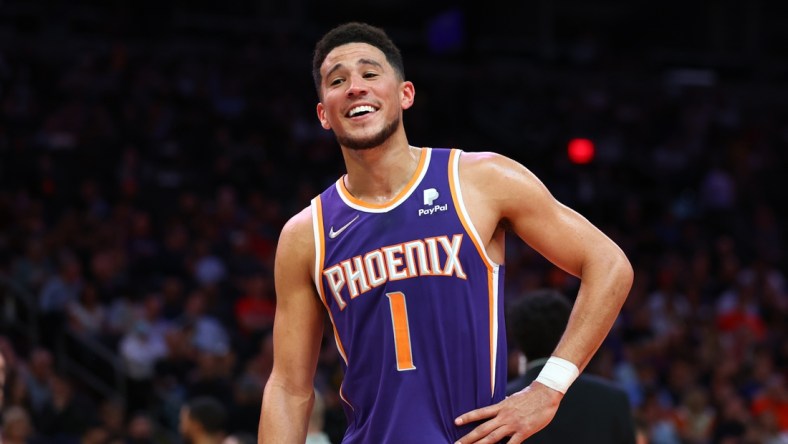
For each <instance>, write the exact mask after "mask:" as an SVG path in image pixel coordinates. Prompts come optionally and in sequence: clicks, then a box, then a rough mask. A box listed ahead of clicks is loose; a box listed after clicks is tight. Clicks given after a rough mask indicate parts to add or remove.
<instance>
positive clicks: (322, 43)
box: [312, 22, 405, 97]
mask: <svg viewBox="0 0 788 444" xmlns="http://www.w3.org/2000/svg"><path fill="white" fill-rule="evenodd" d="M348 43H366V44H368V45H372V46H374V47H375V48H378V49H379V50H381V52H383V54H384V55H385V56H386V61H388V62H389V64H390V65H391V66H392V67H394V70H395V71H396V72H397V74H398V75H399V78H400V80H405V65H404V64H403V62H402V54H400V52H399V48H397V45H395V44H394V42H393V41H392V40H391V39H390V38H389V36H388V34H386V31H384V30H383V29H381V28H378V27H376V26H372V25H369V24H367V23H360V22H349V23H345V24H342V25H339V26H337V27H335V28H333V29H332V30H330V31H328V32H327V33H326V34H325V35H324V36H323V37H322V38H321V39H320V40H319V41H318V42H317V44H315V52H314V54H313V56H312V78H313V79H314V81H315V88H316V89H317V95H318V97H319V96H320V83H321V81H322V77H321V75H320V66H321V65H322V64H323V61H324V60H325V59H326V56H327V55H328V53H329V52H331V51H332V50H333V49H334V48H336V47H337V46H342V45H345V44H348Z"/></svg>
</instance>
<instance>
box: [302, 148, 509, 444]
mask: <svg viewBox="0 0 788 444" xmlns="http://www.w3.org/2000/svg"><path fill="white" fill-rule="evenodd" d="M460 155H461V152H460V151H459V150H448V149H437V148H436V149H430V148H424V149H422V151H421V158H420V161H419V165H418V168H417V171H416V173H415V174H414V176H413V178H412V179H411V180H410V182H409V183H408V184H407V185H406V186H405V188H404V189H403V191H402V192H401V193H399V195H398V196H397V197H395V198H394V199H393V200H392V201H391V202H389V203H387V204H385V205H375V204H370V203H366V202H362V201H360V200H358V199H356V198H354V197H353V196H351V194H350V193H349V192H348V191H347V189H346V188H345V186H344V182H343V180H342V178H340V179H339V180H338V181H337V182H336V184H335V185H333V186H331V187H329V188H328V189H327V190H325V191H324V192H323V193H322V194H320V195H319V196H318V197H315V198H314V199H313V200H312V215H313V225H314V234H315V245H316V251H317V254H316V259H315V276H314V280H315V282H316V286H317V291H318V293H319V295H320V298H321V299H322V302H323V304H324V305H325V307H326V310H327V311H328V313H329V316H330V318H331V322H332V325H333V329H334V338H335V340H336V345H337V348H338V350H339V353H340V354H341V356H342V360H343V363H342V364H343V370H344V372H345V375H344V380H343V383H342V387H341V389H340V396H341V398H342V400H343V407H344V410H345V414H346V417H347V421H348V429H347V431H346V434H345V437H344V439H343V441H342V442H343V443H351V444H356V443H358V444H362V443H363V444H367V443H392V444H393V443H396V444H409V443H413V444H416V443H418V444H424V443H453V442H455V441H456V440H457V439H459V438H461V437H462V436H464V435H465V434H467V433H469V432H470V431H471V430H473V428H474V427H475V426H476V425H477V424H473V425H466V426H463V427H457V426H456V425H454V418H456V417H457V416H459V415H461V414H463V413H466V412H468V411H470V410H473V409H477V408H480V407H484V406H488V405H490V404H493V403H496V402H498V401H501V400H502V399H503V398H504V394H505V385H506V371H507V367H506V350H507V349H506V334H505V331H506V330H505V326H504V316H503V314H504V313H503V266H502V265H498V264H495V263H493V262H492V261H491V260H490V258H489V257H488V256H487V253H486V251H485V250H484V243H483V242H481V239H480V238H479V235H478V233H477V232H476V229H475V228H474V227H473V225H472V224H471V220H470V218H469V217H468V212H467V211H466V208H465V206H464V204H463V200H462V193H461V190H460V186H459V179H458V165H459V157H460Z"/></svg>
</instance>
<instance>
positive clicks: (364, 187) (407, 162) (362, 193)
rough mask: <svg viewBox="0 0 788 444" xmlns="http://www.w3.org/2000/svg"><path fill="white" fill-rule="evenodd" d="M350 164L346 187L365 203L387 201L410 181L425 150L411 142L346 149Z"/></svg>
mask: <svg viewBox="0 0 788 444" xmlns="http://www.w3.org/2000/svg"><path fill="white" fill-rule="evenodd" d="M342 153H343V156H344V158H345V166H346V167H347V172H348V173H347V175H345V176H344V177H343V180H344V184H345V188H347V190H348V191H349V192H350V193H351V194H352V195H353V197H355V198H357V199H360V200H363V201H365V202H370V203H375V204H384V203H387V202H389V201H391V200H392V199H393V198H394V197H396V196H397V195H398V194H399V193H400V192H401V191H402V190H403V188H405V186H406V185H407V184H408V183H409V182H410V180H411V178H413V175H414V174H416V170H417V168H418V165H419V161H420V158H421V149H419V148H414V147H411V146H409V145H407V143H406V144H405V145H400V144H398V145H397V146H392V145H389V146H380V147H377V148H372V149H368V150H350V149H347V148H344V149H343V150H342Z"/></svg>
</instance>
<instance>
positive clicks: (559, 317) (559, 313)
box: [506, 289, 572, 360]
mask: <svg viewBox="0 0 788 444" xmlns="http://www.w3.org/2000/svg"><path fill="white" fill-rule="evenodd" d="M571 312H572V303H571V302H570V301H569V299H568V298H567V297H566V296H564V295H563V294H562V293H561V292H559V291H558V290H554V289H539V290H533V291H530V292H527V293H525V294H523V295H522V296H520V297H518V298H517V299H514V300H513V301H512V303H511V304H510V305H509V306H508V307H507V319H506V324H507V326H508V327H507V328H508V329H509V331H510V332H511V337H512V339H514V341H515V343H516V344H517V346H518V347H520V351H522V352H523V354H524V355H525V357H526V359H529V360H534V359H539V358H547V357H549V356H550V355H551V354H552V353H553V351H555V347H556V346H557V345H558V342H559V341H560V340H561V336H562V335H563V334H564V330H566V325H567V323H568V322H569V315H570V313H571Z"/></svg>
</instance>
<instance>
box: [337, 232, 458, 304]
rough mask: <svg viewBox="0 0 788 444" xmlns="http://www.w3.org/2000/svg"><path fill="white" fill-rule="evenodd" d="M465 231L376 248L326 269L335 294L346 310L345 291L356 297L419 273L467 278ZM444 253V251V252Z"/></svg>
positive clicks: (420, 274)
mask: <svg viewBox="0 0 788 444" xmlns="http://www.w3.org/2000/svg"><path fill="white" fill-rule="evenodd" d="M462 238H463V235H462V234H455V235H453V236H452V238H451V240H450V239H449V237H448V236H438V237H428V238H426V239H417V240H412V241H409V242H404V243H401V244H396V245H389V246H386V247H382V248H379V249H377V250H372V251H370V252H368V253H366V254H364V255H359V256H355V257H353V258H351V259H347V260H344V261H342V262H340V263H338V264H335V265H332V266H330V267H328V268H325V269H324V270H323V275H324V276H325V277H326V280H327V281H328V284H329V287H330V288H331V293H332V294H333V295H334V299H335V300H336V302H337V304H338V305H339V307H340V309H344V308H345V305H347V303H346V301H345V299H344V297H343V295H342V290H343V289H345V287H347V292H346V293H347V294H349V295H350V298H351V299H353V298H355V297H358V296H359V295H361V294H363V293H366V292H367V291H369V290H371V289H372V288H375V287H378V286H380V285H383V284H385V283H386V282H387V281H397V280H402V279H410V278H414V277H417V276H456V277H458V278H461V279H467V276H466V275H465V272H464V271H463V269H462V264H461V263H460V260H459V254H460V247H461V246H462ZM441 252H443V254H441Z"/></svg>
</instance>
